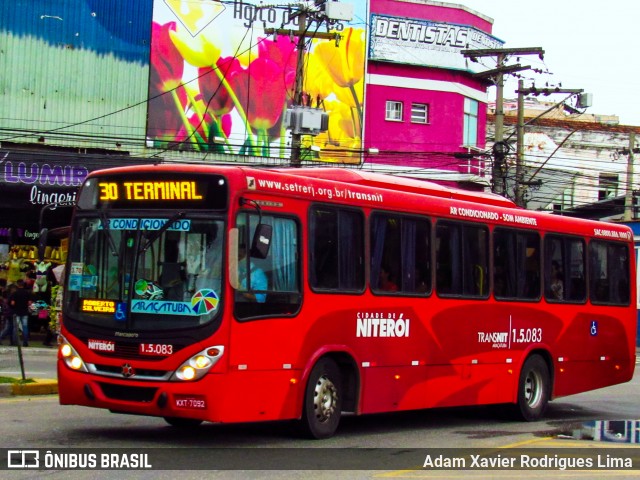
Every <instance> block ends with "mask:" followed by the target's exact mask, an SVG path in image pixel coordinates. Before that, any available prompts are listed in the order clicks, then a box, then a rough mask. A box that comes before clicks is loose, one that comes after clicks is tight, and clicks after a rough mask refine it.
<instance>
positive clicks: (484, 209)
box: [58, 165, 636, 438]
mask: <svg viewBox="0 0 640 480" xmlns="http://www.w3.org/2000/svg"><path fill="white" fill-rule="evenodd" d="M632 255H633V237H632V234H631V231H630V230H629V229H628V228H627V227H626V226H623V225H617V224H610V223H601V222H594V221H585V220H579V219H573V218H565V217H560V216H555V215H550V214H546V213H540V212H532V211H527V210H523V209H518V208H516V207H515V206H514V204H513V203H512V202H510V201H509V200H506V199H504V198H502V197H498V196H494V195H490V194H481V193H477V192H467V191H461V190H454V189H448V188H445V187H442V186H438V185H436V184H433V183H429V182H423V181H417V180H411V179H404V178H398V177H391V176H385V175H378V174H373V173H367V172H363V171H356V170H347V169H334V168H300V169H266V168H265V169H260V168H249V167H241V166H226V167H225V166H211V165H209V166H205V165H156V166H136V167H134V168H128V167H123V168H116V169H110V170H103V171H100V172H93V173H91V174H90V175H89V176H88V177H87V179H86V181H85V183H84V185H83V187H82V189H81V191H80V193H79V196H78V201H77V207H76V209H75V211H74V216H73V222H72V226H71V233H70V241H69V251H68V258H67V264H66V280H65V294H64V305H63V322H62V329H61V336H60V349H59V359H58V378H59V392H60V403H61V404H75V405H85V406H91V407H97V408H106V409H109V410H111V411H113V412H121V413H132V414H140V415H151V416H158V417H163V418H164V419H165V420H166V421H167V422H168V423H170V424H171V425H175V426H183V427H184V426H195V425H198V424H200V423H201V422H202V421H209V422H225V423H227V422H255V421H262V420H286V419H298V420H299V424H300V425H301V426H302V427H303V430H304V431H306V432H307V433H308V434H309V435H310V436H311V437H315V438H325V437H329V436H331V435H333V434H334V433H335V431H336V429H337V427H338V423H339V420H340V416H341V413H343V412H352V413H354V414H368V413H375V412H393V411H401V410H412V409H425V408H432V407H451V406H463V405H484V404H510V405H511V408H512V409H513V412H514V413H515V414H516V416H518V417H520V418H523V419H525V420H536V419H538V418H540V417H541V416H542V415H543V413H544V410H545V407H546V406H547V403H548V401H550V400H551V399H553V398H557V397H561V396H565V395H570V394H575V393H579V392H584V391H588V390H592V389H596V388H601V387H605V386H608V385H613V384H617V383H621V382H626V381H629V380H630V379H631V378H632V376H633V371H634V365H635V335H636V309H635V305H636V299H635V293H634V292H635V291H636V287H635V278H636V277H635V271H634V262H633V261H631V259H632V258H633V257H632Z"/></svg>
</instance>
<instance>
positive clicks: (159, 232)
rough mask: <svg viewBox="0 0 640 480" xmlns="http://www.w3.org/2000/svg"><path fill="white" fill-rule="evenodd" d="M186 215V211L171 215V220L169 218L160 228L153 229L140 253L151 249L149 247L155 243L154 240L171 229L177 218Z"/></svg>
mask: <svg viewBox="0 0 640 480" xmlns="http://www.w3.org/2000/svg"><path fill="white" fill-rule="evenodd" d="M185 215H186V214H185V212H178V213H176V214H175V215H174V216H173V217H171V218H170V219H169V220H167V223H165V224H164V225H163V226H162V227H160V228H159V229H158V230H151V233H150V234H149V236H148V237H146V240H147V241H146V242H145V244H144V246H143V247H142V248H140V250H139V251H138V253H143V252H146V251H147V250H148V249H149V247H150V246H151V245H152V244H153V242H155V241H156V240H157V239H158V238H160V235H162V234H163V233H164V232H166V231H167V230H169V228H170V227H171V225H173V224H174V223H175V222H176V220H180V219H181V218H183V217H184V216H185Z"/></svg>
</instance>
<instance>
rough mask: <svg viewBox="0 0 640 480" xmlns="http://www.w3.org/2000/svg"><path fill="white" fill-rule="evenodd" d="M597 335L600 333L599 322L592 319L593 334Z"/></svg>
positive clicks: (593, 335)
mask: <svg viewBox="0 0 640 480" xmlns="http://www.w3.org/2000/svg"><path fill="white" fill-rule="evenodd" d="M596 335H598V322H597V321H595V320H591V336H592V337H595V336H596Z"/></svg>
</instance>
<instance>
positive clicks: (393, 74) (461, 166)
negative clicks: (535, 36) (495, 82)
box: [364, 0, 503, 190]
mask: <svg viewBox="0 0 640 480" xmlns="http://www.w3.org/2000/svg"><path fill="white" fill-rule="evenodd" d="M369 24H370V32H369V51H368V63H367V75H366V92H365V99H366V101H365V105H366V109H365V121H364V151H365V152H366V153H365V165H366V167H368V168H371V169H373V170H378V171H385V170H389V171H391V170H393V171H394V172H396V173H401V174H402V172H403V170H406V172H407V173H406V174H407V175H410V176H412V177H423V178H428V179H432V180H437V181H439V182H440V183H446V184H449V185H454V186H459V187H464V188H467V189H477V190H481V189H483V188H484V187H485V186H486V185H487V180H486V177H485V176H484V173H485V166H486V163H487V161H488V158H487V157H484V156H482V155H479V154H481V153H482V152H483V151H484V150H485V135H486V114H487V102H488V96H487V86H488V85H487V83H486V81H485V80H482V79H480V78H477V77H475V78H474V76H473V75H474V73H476V72H479V71H482V70H486V69H487V68H486V67H485V66H482V65H480V64H478V63H475V62H472V61H471V60H470V59H467V58H465V56H464V55H463V54H462V53H461V51H462V50H464V49H478V48H501V47H502V45H503V42H502V41H501V40H499V39H497V38H495V37H493V36H492V35H491V29H492V24H493V20H492V19H491V18H488V17H486V16H484V15H482V14H481V13H478V12H475V11H473V10H470V9H467V8H466V7H464V6H461V5H457V4H455V5H454V4H447V3H442V2H435V1H428V0H422V1H420V0H371V3H370V23H369ZM469 153H471V154H478V155H476V156H475V157H473V158H464V157H465V156H467V155H460V154H469Z"/></svg>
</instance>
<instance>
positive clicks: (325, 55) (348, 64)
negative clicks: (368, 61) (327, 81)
mask: <svg viewBox="0 0 640 480" xmlns="http://www.w3.org/2000/svg"><path fill="white" fill-rule="evenodd" d="M340 35H341V36H342V40H341V41H340V44H339V45H338V46H336V45H335V43H334V42H331V41H326V40H325V41H323V42H319V43H318V44H317V45H316V46H315V48H314V50H313V55H314V56H316V57H317V61H319V62H321V63H323V64H324V65H325V66H326V68H327V71H328V72H329V75H331V78H332V79H333V81H334V82H335V83H336V85H338V86H340V87H343V88H344V87H352V86H354V85H355V84H356V83H358V82H359V81H360V80H361V79H362V77H363V76H364V61H365V32H364V30H363V29H354V28H347V29H346V30H345V31H344V32H342V33H341V34H340Z"/></svg>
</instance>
